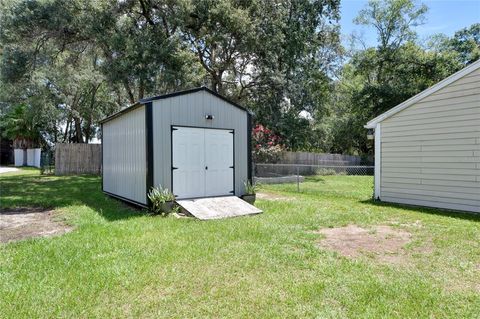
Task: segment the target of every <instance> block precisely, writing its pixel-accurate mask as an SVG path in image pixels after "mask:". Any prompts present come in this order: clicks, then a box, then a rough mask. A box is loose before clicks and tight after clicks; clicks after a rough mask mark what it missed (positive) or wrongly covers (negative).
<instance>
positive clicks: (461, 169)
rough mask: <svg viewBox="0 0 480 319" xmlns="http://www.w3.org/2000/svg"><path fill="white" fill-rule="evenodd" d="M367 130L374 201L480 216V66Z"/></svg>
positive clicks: (402, 106) (413, 100)
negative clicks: (372, 151) (369, 132)
mask: <svg viewBox="0 0 480 319" xmlns="http://www.w3.org/2000/svg"><path fill="white" fill-rule="evenodd" d="M365 127H366V128H368V129H374V130H375V198H377V199H380V200H382V201H386V202H394V203H403V204H411V205H419V206H430V207H437V208H445V209H454V210H463V211H471V212H477V213H480V60H479V61H476V62H474V63H472V64H470V65H469V66H467V67H466V68H464V69H463V70H460V71H459V72H457V73H455V74H453V75H452V76H450V77H448V78H446V79H444V80H443V81H441V82H439V83H437V84H436V85H434V86H432V87H430V88H429V89H427V90H425V91H423V92H421V93H419V94H418V95H416V96H414V97H412V98H410V99H409V100H407V101H405V102H404V103H402V104H400V105H398V106H396V107H394V108H392V109H391V110H389V111H387V112H385V113H384V114H382V115H380V116H378V117H377V118H375V119H373V120H371V121H370V122H368V123H367V125H365Z"/></svg>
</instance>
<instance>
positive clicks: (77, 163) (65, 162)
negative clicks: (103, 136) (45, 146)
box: [55, 143, 102, 175]
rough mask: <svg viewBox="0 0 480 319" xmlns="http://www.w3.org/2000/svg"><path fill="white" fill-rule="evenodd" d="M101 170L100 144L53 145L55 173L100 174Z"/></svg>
mask: <svg viewBox="0 0 480 319" xmlns="http://www.w3.org/2000/svg"><path fill="white" fill-rule="evenodd" d="M101 171H102V145H101V144H81V143H79V144H60V143H59V144H57V145H56V146H55V175H76V174H95V175H100V173H101Z"/></svg>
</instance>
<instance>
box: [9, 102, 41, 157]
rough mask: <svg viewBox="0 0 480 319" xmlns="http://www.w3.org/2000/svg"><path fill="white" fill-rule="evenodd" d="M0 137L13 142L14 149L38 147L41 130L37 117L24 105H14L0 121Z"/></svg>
mask: <svg viewBox="0 0 480 319" xmlns="http://www.w3.org/2000/svg"><path fill="white" fill-rule="evenodd" d="M0 128H1V132H2V137H6V138H8V139H11V140H13V143H14V148H34V147H38V146H40V142H41V140H42V137H41V136H40V130H41V129H42V125H41V122H40V121H39V116H38V115H37V114H35V112H34V110H32V109H31V108H29V106H28V105H26V104H18V105H16V106H15V107H14V108H13V109H12V110H11V111H10V112H9V113H7V114H5V116H2V117H1V119H0Z"/></svg>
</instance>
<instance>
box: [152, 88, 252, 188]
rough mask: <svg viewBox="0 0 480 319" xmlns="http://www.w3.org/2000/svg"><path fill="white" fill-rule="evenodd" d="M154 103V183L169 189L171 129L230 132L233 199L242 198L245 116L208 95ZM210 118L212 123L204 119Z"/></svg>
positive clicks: (194, 94) (245, 114) (203, 92)
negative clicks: (233, 183)
mask: <svg viewBox="0 0 480 319" xmlns="http://www.w3.org/2000/svg"><path fill="white" fill-rule="evenodd" d="M152 103H153V116H152V117H153V157H154V169H153V183H154V185H155V186H158V185H161V186H163V187H167V188H169V189H171V187H172V185H171V183H172V177H171V167H172V162H171V161H172V157H171V152H172V150H171V133H172V132H171V127H172V126H175V125H178V126H193V127H208V128H218V129H233V130H235V133H234V144H235V195H237V196H240V195H243V194H244V184H243V183H244V181H246V180H247V178H248V174H247V171H248V169H247V166H248V152H247V151H248V150H247V147H248V142H247V135H248V133H249V132H248V128H247V112H246V111H245V110H241V109H240V108H237V107H235V106H234V105H232V104H230V103H228V102H226V101H224V100H222V99H220V98H218V97H216V96H214V95H213V94H211V93H208V92H207V91H203V90H202V91H198V92H194V93H190V94H185V95H179V96H174V97H169V98H167V99H161V100H155V101H153V102H152ZM207 114H210V115H213V116H214V117H215V118H214V119H213V120H207V119H205V115H207Z"/></svg>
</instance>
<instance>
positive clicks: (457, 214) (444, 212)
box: [360, 199, 480, 222]
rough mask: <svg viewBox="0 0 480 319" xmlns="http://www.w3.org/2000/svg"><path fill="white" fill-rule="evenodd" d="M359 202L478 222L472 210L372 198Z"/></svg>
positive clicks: (478, 219) (479, 217) (479, 218)
mask: <svg viewBox="0 0 480 319" xmlns="http://www.w3.org/2000/svg"><path fill="white" fill-rule="evenodd" d="M360 203H361V204H367V205H374V206H378V207H389V208H399V209H403V210H408V211H411V212H417V213H423V214H430V215H439V216H443V217H451V218H457V219H463V220H470V221H475V222H480V214H476V213H473V212H471V213H470V212H463V211H454V210H448V209H441V208H429V207H422V206H414V205H407V204H396V203H388V202H381V201H377V200H373V199H368V200H362V201H360Z"/></svg>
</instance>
